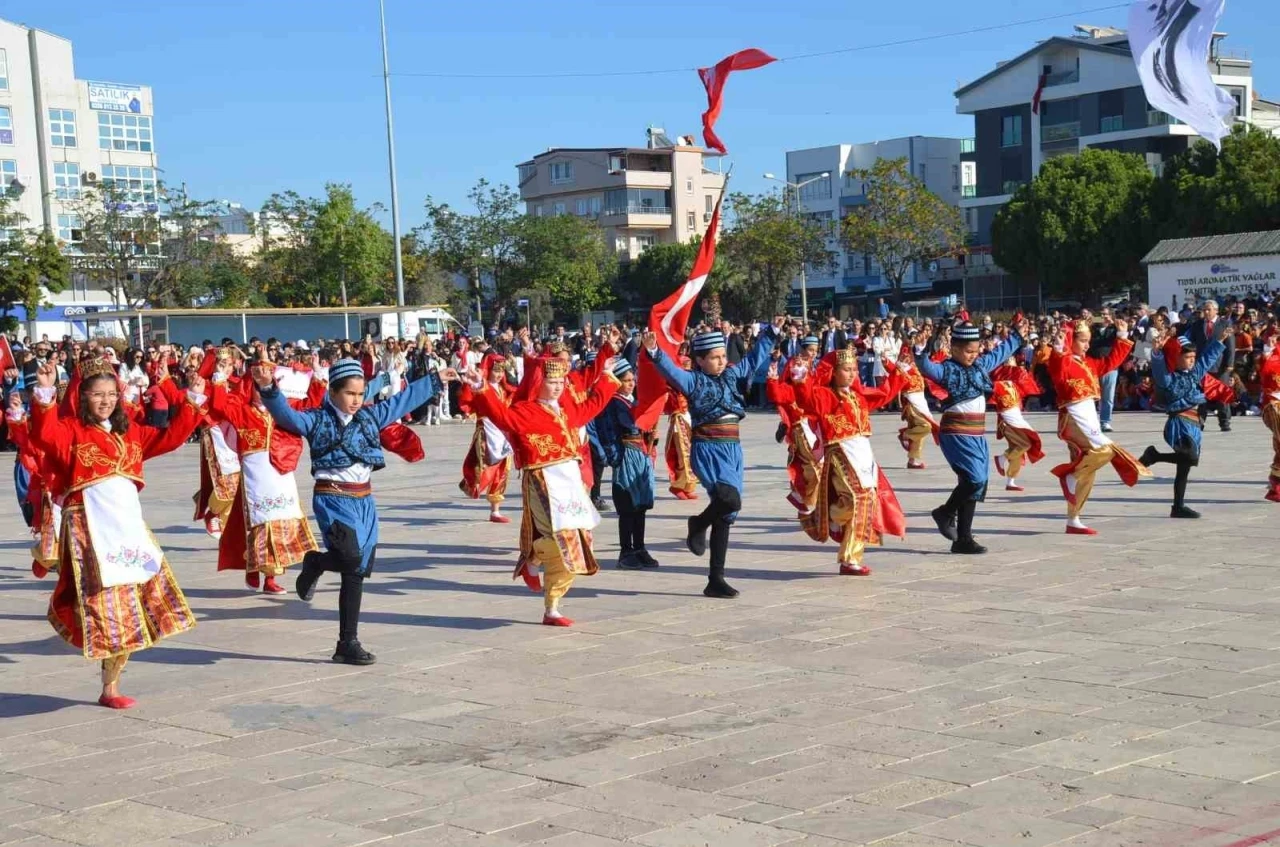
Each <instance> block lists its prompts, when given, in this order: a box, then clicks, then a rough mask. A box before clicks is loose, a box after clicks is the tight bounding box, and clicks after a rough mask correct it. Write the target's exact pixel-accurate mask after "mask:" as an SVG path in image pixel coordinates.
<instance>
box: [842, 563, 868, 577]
mask: <svg viewBox="0 0 1280 847" xmlns="http://www.w3.org/2000/svg"><path fill="white" fill-rule="evenodd" d="M840 575H841V576H871V568H869V567H867V566H866V565H841V566H840Z"/></svg>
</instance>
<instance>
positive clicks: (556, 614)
mask: <svg viewBox="0 0 1280 847" xmlns="http://www.w3.org/2000/svg"><path fill="white" fill-rule="evenodd" d="M547 617H549V618H563V617H564V615H562V614H560V610H559V609H550V610H548V611H547Z"/></svg>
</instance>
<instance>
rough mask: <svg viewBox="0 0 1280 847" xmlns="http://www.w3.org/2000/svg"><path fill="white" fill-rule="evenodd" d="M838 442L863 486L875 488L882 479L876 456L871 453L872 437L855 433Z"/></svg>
mask: <svg viewBox="0 0 1280 847" xmlns="http://www.w3.org/2000/svg"><path fill="white" fill-rule="evenodd" d="M836 443H837V444H838V445H839V446H840V452H841V453H844V457H845V458H846V459H848V460H849V464H850V465H851V466H852V467H853V472H854V473H855V474H857V476H858V482H859V483H861V484H862V487H863V488H875V487H876V486H877V483H878V481H879V479H880V473H879V468H877V467H876V457H875V456H874V455H872V453H871V439H869V438H867V437H866V436H865V435H855V436H854V437H852V438H846V439H844V440H843V441H838V442H836Z"/></svg>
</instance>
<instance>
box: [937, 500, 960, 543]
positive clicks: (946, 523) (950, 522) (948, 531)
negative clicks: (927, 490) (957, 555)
mask: <svg viewBox="0 0 1280 847" xmlns="http://www.w3.org/2000/svg"><path fill="white" fill-rule="evenodd" d="M930 514H932V515H933V522H934V523H936V524H937V525H938V532H940V533H942V537H943V538H945V539H947V540H948V541H955V540H956V539H957V538H959V537H960V536H959V534H957V532H956V516H955V513H954V512H948V511H947V510H946V507H945V506H939V507H938V508H936V509H934V510H933V511H932V512H931V513H930Z"/></svg>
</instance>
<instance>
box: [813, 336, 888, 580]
mask: <svg viewBox="0 0 1280 847" xmlns="http://www.w3.org/2000/svg"><path fill="white" fill-rule="evenodd" d="M844 363H852V364H853V366H854V367H855V368H856V367H857V353H855V352H854V351H851V350H837V351H835V352H832V353H828V354H827V355H826V356H824V357H823V359H822V363H821V364H820V365H819V366H818V368H817V369H815V372H814V374H813V376H812V377H811V378H810V379H807V380H800V381H797V382H795V383H793V387H794V389H795V396H796V400H797V401H798V402H799V404H800V406H801V408H802V409H804V411H805V412H806V413H807V414H809V415H811V416H812V417H813V418H814V419H815V420H816V421H817V423H818V426H819V428H820V430H821V437H822V444H823V446H824V448H825V449H824V455H823V461H822V474H821V477H820V479H819V481H818V497H817V509H816V512H815V515H814V517H815V520H814V521H813V522H812V527H810V526H808V525H806V532H808V533H809V535H810V537H811V538H813V539H814V540H815V541H827V540H831V541H835V542H836V543H837V544H839V545H840V551H839V553H838V554H837V559H838V561H839V564H840V572H841V573H842V574H845V575H850V576H866V575H868V574H870V573H871V569H870V568H868V567H867V566H865V565H864V564H862V557H863V554H864V552H865V550H866V547H867V545H876V546H878V545H879V544H880V543H881V539H882V537H883V535H884V533H886V532H887V533H889V534H891V535H896V536H899V537H905V536H906V517H905V516H904V515H903V512H902V507H901V506H900V505H899V503H898V498H897V495H896V494H894V491H893V488H892V486H890V485H889V480H887V479H886V478H885V476H884V471H883V470H881V468H880V465H879V464H878V463H877V462H876V460H875V456H874V455H873V454H872V452H871V412H873V411H875V410H876V409H880V408H883V407H884V406H887V405H888V404H889V403H892V402H893V400H894V398H896V397H897V396H898V393H899V391H901V390H902V386H903V384H904V380H903V377H902V375H901V374H900V373H899V372H898V370H897V368H896V367H895V366H894V365H893V363H892V362H886V363H885V366H886V369H887V370H888V371H889V376H888V378H887V379H886V380H885V382H884V384H883V385H881V386H880V387H879V388H870V387H867V386H865V385H863V384H862V383H861V382H859V381H857V380H856V379H855V381H854V384H853V385H851V386H849V387H848V388H843V389H838V388H835V387H834V385H833V383H832V376H833V374H834V371H835V369H836V367H837V365H839V364H844Z"/></svg>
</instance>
